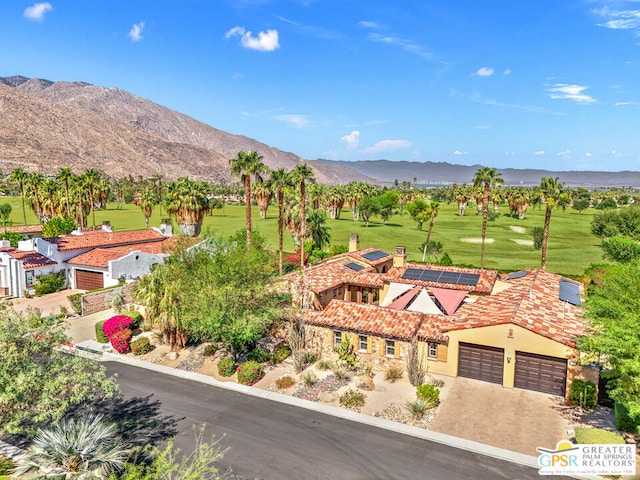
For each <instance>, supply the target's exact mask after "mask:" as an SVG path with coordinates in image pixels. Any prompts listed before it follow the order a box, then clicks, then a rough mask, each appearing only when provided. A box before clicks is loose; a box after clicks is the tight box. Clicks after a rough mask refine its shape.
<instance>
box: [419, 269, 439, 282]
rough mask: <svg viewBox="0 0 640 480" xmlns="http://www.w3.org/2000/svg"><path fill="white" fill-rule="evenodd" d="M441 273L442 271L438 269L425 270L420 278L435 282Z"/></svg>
mask: <svg viewBox="0 0 640 480" xmlns="http://www.w3.org/2000/svg"><path fill="white" fill-rule="evenodd" d="M440 275H442V272H440V271H438V270H425V271H424V272H423V273H422V276H421V277H420V280H424V281H425V282H437V281H438V279H439V278H440Z"/></svg>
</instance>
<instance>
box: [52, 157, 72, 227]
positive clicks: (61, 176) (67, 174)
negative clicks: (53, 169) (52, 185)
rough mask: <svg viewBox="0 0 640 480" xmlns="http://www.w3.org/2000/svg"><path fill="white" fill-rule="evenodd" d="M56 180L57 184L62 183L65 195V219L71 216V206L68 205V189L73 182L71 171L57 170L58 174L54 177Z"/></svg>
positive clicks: (66, 169) (65, 169)
mask: <svg viewBox="0 0 640 480" xmlns="http://www.w3.org/2000/svg"><path fill="white" fill-rule="evenodd" d="M56 180H58V182H60V183H62V185H63V186H64V193H65V199H66V206H67V212H66V214H67V217H70V216H71V206H70V204H69V189H70V186H71V181H72V180H73V172H72V171H71V169H70V168H66V167H64V168H61V169H60V170H58V174H57V175H56Z"/></svg>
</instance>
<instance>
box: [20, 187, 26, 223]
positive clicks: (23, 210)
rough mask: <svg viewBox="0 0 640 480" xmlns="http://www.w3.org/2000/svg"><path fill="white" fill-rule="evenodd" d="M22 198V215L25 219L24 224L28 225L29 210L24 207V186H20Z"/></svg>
mask: <svg viewBox="0 0 640 480" xmlns="http://www.w3.org/2000/svg"><path fill="white" fill-rule="evenodd" d="M20 196H21V197H22V215H23V217H24V224H25V225H26V224H27V209H26V208H25V206H24V185H23V184H20Z"/></svg>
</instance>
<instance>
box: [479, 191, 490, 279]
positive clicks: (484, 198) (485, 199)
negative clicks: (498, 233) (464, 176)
mask: <svg viewBox="0 0 640 480" xmlns="http://www.w3.org/2000/svg"><path fill="white" fill-rule="evenodd" d="M488 210H489V185H487V184H486V183H485V185H484V191H483V192H482V248H481V250H480V268H484V241H485V238H486V237H487V211H488Z"/></svg>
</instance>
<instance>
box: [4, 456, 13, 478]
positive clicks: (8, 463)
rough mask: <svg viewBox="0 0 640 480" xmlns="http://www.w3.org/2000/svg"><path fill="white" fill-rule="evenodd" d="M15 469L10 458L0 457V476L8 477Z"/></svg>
mask: <svg viewBox="0 0 640 480" xmlns="http://www.w3.org/2000/svg"><path fill="white" fill-rule="evenodd" d="M14 468H15V463H13V460H11V459H10V458H5V457H0V475H9V473H11V471H12V470H13V469H14Z"/></svg>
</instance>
